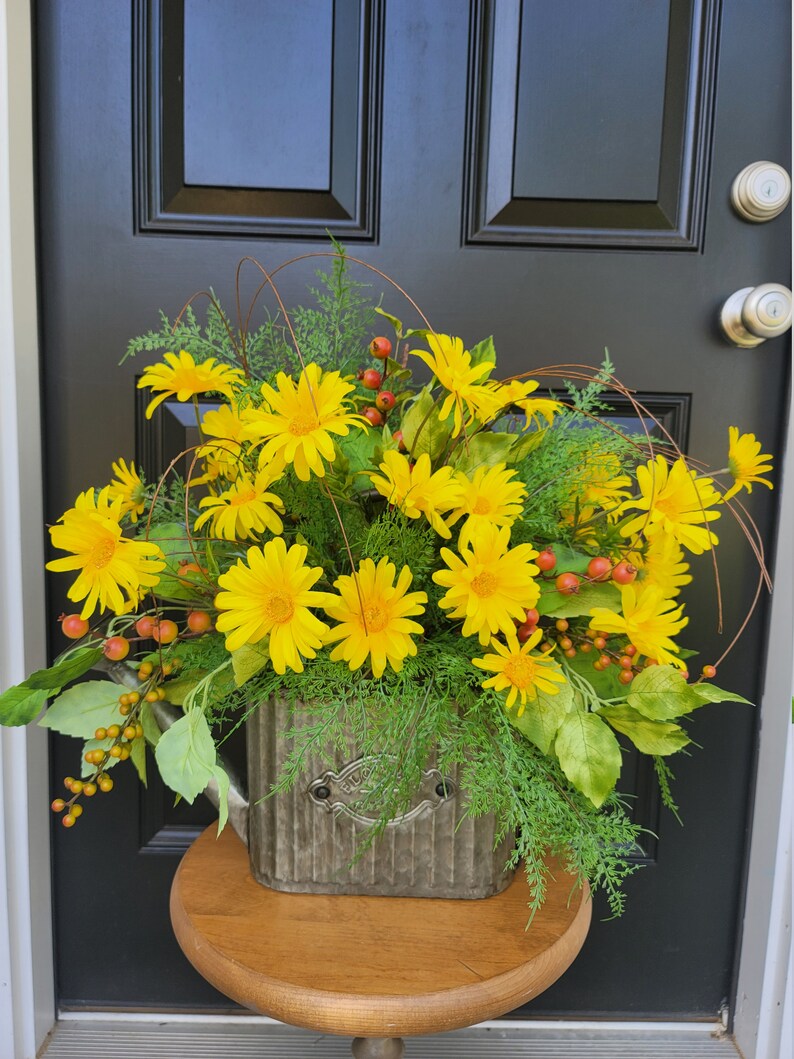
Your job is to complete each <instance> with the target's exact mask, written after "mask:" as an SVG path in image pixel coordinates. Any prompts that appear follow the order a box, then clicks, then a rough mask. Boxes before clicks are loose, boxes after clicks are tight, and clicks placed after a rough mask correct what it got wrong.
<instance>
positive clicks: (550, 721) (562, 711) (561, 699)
mask: <svg viewBox="0 0 794 1059" xmlns="http://www.w3.org/2000/svg"><path fill="white" fill-rule="evenodd" d="M573 708H574V697H573V688H572V687H571V685H570V684H561V685H560V690H559V691H558V692H557V694H556V695H549V694H547V693H546V692H545V691H540V690H538V692H537V695H536V697H535V698H534V699H533V700H532V701H531V702H528V703H527V705H526V708H525V709H524V712H523V713H522V714H521V716H520V717H519V716H518V713H517V710H516V708H515V707H513V709H510V710H508V711H507V715H508V717H509V719H510V723H511V724H512V725H513V726H514V727H515V728H517V729H518V731H519V732H521V734H522V735H524V736H526V737H527V739H529V741H530V742H531V743H534V744H535V746H536V747H538V749H539V750H542V751H543V753H544V754H548V752H549V749H550V747H551V744H552V740H553V739H554V736H555V735H556V734H557V730H558V729H559V727H560V725H561V724H562V721H563V719H564V718H565V716H566V715H567V714H568V713H570V712H571V710H572V709H573Z"/></svg>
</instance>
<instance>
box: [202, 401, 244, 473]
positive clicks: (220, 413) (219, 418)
mask: <svg viewBox="0 0 794 1059" xmlns="http://www.w3.org/2000/svg"><path fill="white" fill-rule="evenodd" d="M244 429H245V423H243V421H242V419H241V418H240V416H239V413H238V411H237V409H235V408H232V406H231V405H228V404H222V405H221V406H220V408H216V409H213V410H212V411H210V412H207V413H205V415H204V418H203V419H202V421H201V432H202V434H203V435H204V438H205V439H209V438H212V439H213V440H212V441H207V444H206V445H202V446H201V448H200V449H199V450H198V455H199V456H200V457H201V458H202V459H203V460H204V474H203V475H202V476H201V478H196V479H195V480H193V481H192V482H191V485H198V484H200V483H202V482H209V481H214V480H215V479H216V478H226V479H227V481H230V482H233V481H234V480H235V478H236V477H237V475H238V474H239V472H240V470H241V464H242V454H243V450H244V446H243V431H244Z"/></svg>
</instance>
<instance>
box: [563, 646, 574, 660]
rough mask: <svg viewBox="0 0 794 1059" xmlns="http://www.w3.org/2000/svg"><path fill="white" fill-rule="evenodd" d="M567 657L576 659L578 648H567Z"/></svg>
mask: <svg viewBox="0 0 794 1059" xmlns="http://www.w3.org/2000/svg"><path fill="white" fill-rule="evenodd" d="M565 657H566V658H576V648H575V647H568V648H566V650H565Z"/></svg>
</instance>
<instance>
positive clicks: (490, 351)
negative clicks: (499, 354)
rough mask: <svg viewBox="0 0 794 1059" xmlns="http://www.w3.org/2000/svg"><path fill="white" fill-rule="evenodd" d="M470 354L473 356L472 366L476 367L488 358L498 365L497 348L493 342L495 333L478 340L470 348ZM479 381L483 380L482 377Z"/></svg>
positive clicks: (490, 361)
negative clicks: (480, 340)
mask: <svg viewBox="0 0 794 1059" xmlns="http://www.w3.org/2000/svg"><path fill="white" fill-rule="evenodd" d="M469 354H470V356H471V363H472V367H476V366H477V365H478V364H482V363H484V362H485V361H486V360H487V361H488V362H489V363H491V364H493V365H494V366H496V349H495V348H494V344H493V335H489V336H488V338H484V339H483V340H482V342H478V343H477V345H476V346H472V347H471V349H470V350H469ZM486 378H487V376H486ZM478 381H480V382H482V379H480V380H478Z"/></svg>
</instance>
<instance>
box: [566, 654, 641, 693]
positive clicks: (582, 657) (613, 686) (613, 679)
mask: <svg viewBox="0 0 794 1059" xmlns="http://www.w3.org/2000/svg"><path fill="white" fill-rule="evenodd" d="M598 655H599V652H598V651H595V650H594V651H590V652H589V653H588V654H582V652H581V651H580V652H579V653H578V654H577V655H576V657H575V658H570V659H568V658H566V659H565V665H564V668H569V669H573V670H575V671H576V672H577V673H578V674H579V675H580V676H582V677H584V679H585V680H586V681H587V682H588V684H589V685H590V686H591V687H592V689H593V691H594V692H595V693H596V695H597V696H598V697H599V699H616V698H621V699H622V698H623V697H624V696H625V694H626V689H625V687H624V686H623V684H621V683H620V681H619V680H618V674H619V667H618V666H607V668H606V669H600V670H599V669H593V662H594V660H595V659H596V658H598Z"/></svg>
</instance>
